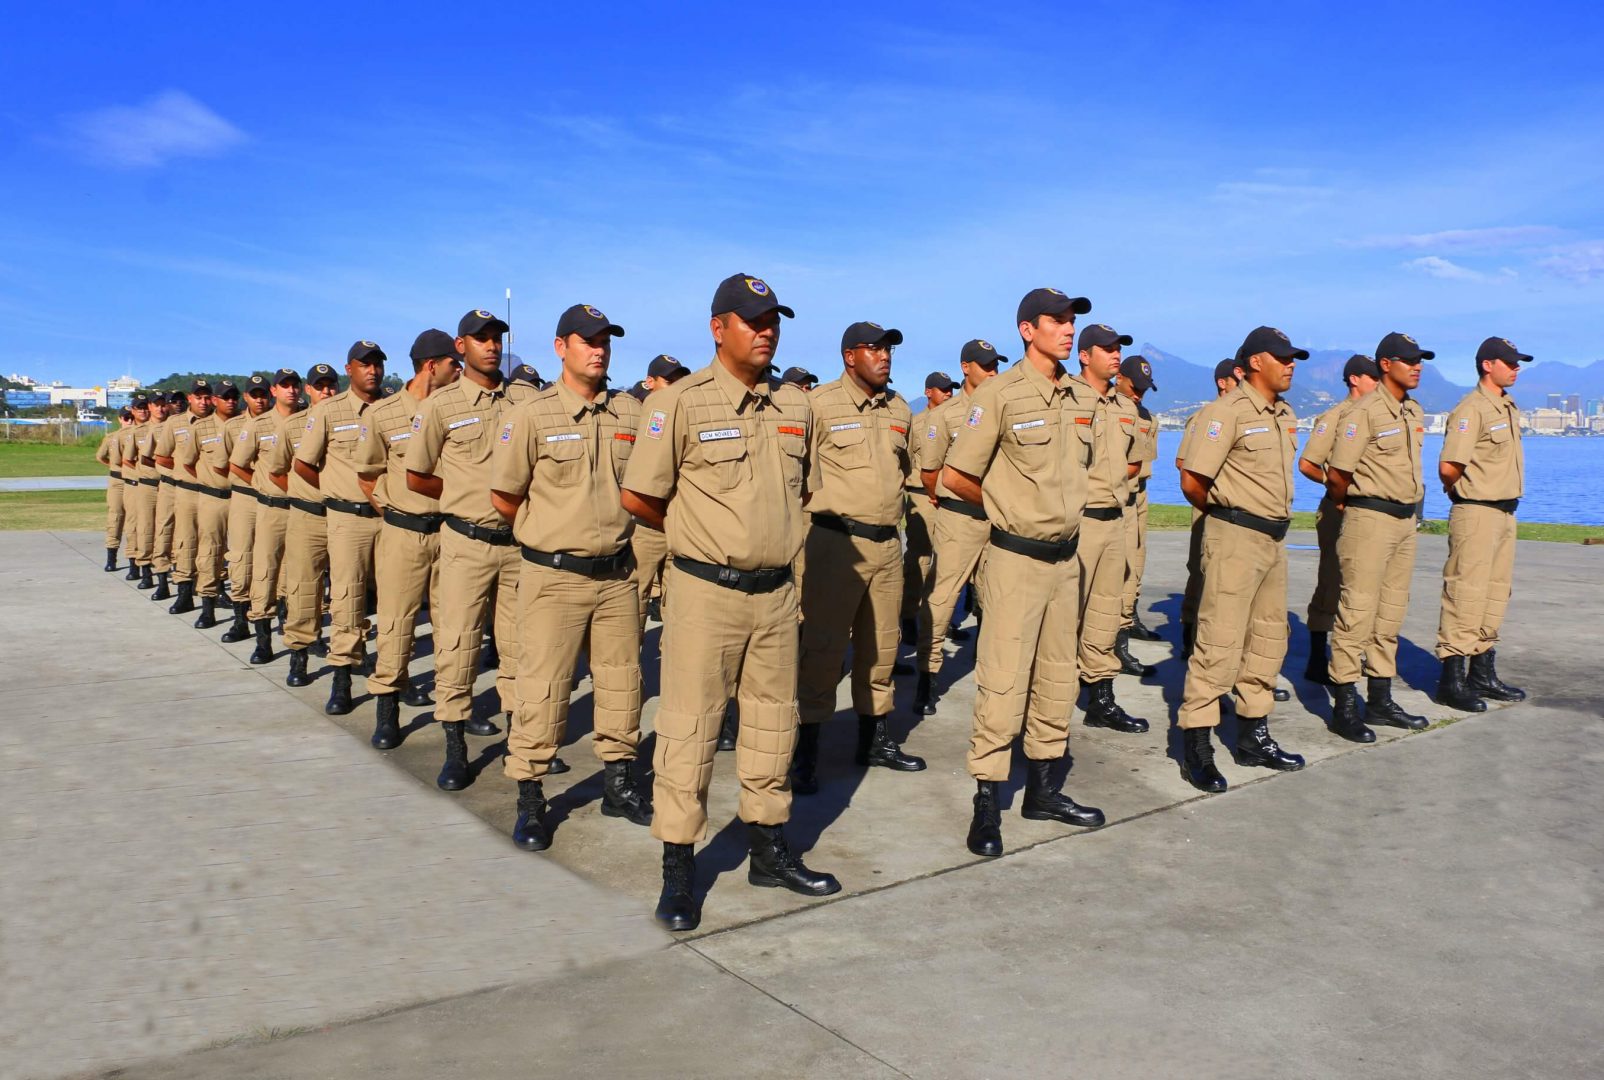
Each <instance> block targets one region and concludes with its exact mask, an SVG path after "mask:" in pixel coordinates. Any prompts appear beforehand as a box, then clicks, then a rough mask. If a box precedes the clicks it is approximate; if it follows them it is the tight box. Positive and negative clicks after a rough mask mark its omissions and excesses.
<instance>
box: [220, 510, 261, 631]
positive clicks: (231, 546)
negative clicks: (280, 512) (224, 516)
mask: <svg viewBox="0 0 1604 1080" xmlns="http://www.w3.org/2000/svg"><path fill="white" fill-rule="evenodd" d="M258 505H259V504H258V503H257V501H256V496H255V495H254V494H251V493H249V492H247V491H245V490H244V489H241V488H235V489H234V493H233V494H232V495H230V496H229V499H228V550H227V552H226V554H225V557H226V558H227V560H228V598H229V599H230V600H231V601H233V602H234V603H236V604H249V603H250V601H251V549H252V547H253V546H254V544H255V542H256V508H257V506H258Z"/></svg>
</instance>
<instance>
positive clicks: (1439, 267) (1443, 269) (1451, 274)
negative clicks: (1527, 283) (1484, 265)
mask: <svg viewBox="0 0 1604 1080" xmlns="http://www.w3.org/2000/svg"><path fill="white" fill-rule="evenodd" d="M1403 265H1404V266H1405V267H1406V268H1407V269H1410V270H1417V271H1419V272H1420V273H1422V274H1425V275H1427V276H1428V277H1434V278H1442V279H1443V280H1444V281H1507V280H1508V279H1510V278H1514V277H1519V276H1520V274H1519V273H1518V272H1517V271H1516V270H1515V269H1514V268H1513V267H1509V266H1504V267H1500V268H1499V270H1498V272H1497V273H1496V274H1486V273H1483V272H1482V271H1480V270H1473V269H1472V268H1470V267H1468V266H1461V265H1460V264H1459V263H1456V262H1453V261H1452V260H1449V259H1445V258H1443V257H1442V256H1440V255H1422V256H1421V257H1420V258H1418V259H1410V260H1409V261H1408V262H1406V263H1404V264H1403Z"/></svg>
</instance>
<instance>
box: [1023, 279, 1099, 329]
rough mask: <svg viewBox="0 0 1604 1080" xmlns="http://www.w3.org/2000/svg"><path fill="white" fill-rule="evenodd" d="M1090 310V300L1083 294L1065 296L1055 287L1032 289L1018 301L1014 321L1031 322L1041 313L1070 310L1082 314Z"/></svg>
mask: <svg viewBox="0 0 1604 1080" xmlns="http://www.w3.org/2000/svg"><path fill="white" fill-rule="evenodd" d="M1090 310H1092V302H1091V301H1090V300H1088V299H1086V298H1085V297H1084V296H1066V295H1065V294H1064V293H1061V292H1059V291H1058V290H1057V289H1046V288H1042V289H1032V290H1030V291H1029V292H1028V293H1026V294H1025V298H1024V299H1023V300H1021V301H1020V302H1019V317H1018V318H1017V319H1015V320H1014V322H1015V323H1027V322H1028V323H1033V322H1035V321H1036V320H1037V318H1039V317H1040V316H1042V315H1062V314H1064V313H1065V312H1066V311H1072V312H1074V313H1075V314H1076V315H1084V314H1086V313H1087V312H1088V311H1090Z"/></svg>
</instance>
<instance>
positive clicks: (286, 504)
mask: <svg viewBox="0 0 1604 1080" xmlns="http://www.w3.org/2000/svg"><path fill="white" fill-rule="evenodd" d="M256 498H257V500H258V501H260V502H261V504H262V505H263V506H271V507H272V508H273V509H275V510H288V509H289V508H290V500H289V499H287V498H285V497H283V496H282V495H262V494H258V495H257V496H256Z"/></svg>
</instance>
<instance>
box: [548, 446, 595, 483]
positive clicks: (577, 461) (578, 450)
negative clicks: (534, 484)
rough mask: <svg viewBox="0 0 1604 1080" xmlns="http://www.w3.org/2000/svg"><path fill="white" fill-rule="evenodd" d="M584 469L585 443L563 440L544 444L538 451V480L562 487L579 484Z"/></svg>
mask: <svg viewBox="0 0 1604 1080" xmlns="http://www.w3.org/2000/svg"><path fill="white" fill-rule="evenodd" d="M584 469H585V441H584V440H583V439H565V440H562V441H560V442H550V443H546V444H545V445H544V446H542V447H541V451H540V468H539V470H538V471H539V473H540V480H541V481H543V482H545V483H548V484H554V485H558V486H562V487H566V486H568V485H570V484H577V483H579V480H580V477H581V476H582V475H583V474H584Z"/></svg>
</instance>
